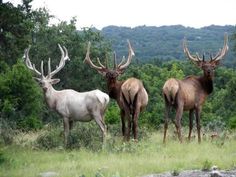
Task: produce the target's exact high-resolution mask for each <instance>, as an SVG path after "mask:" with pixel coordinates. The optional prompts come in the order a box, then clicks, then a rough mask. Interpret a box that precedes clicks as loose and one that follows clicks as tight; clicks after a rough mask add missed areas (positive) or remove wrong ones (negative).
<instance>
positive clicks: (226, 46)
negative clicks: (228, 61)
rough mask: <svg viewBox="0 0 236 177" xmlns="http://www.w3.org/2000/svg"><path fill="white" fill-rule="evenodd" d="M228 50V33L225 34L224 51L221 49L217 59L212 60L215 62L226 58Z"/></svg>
mask: <svg viewBox="0 0 236 177" xmlns="http://www.w3.org/2000/svg"><path fill="white" fill-rule="evenodd" d="M228 49H229V46H228V35H227V33H225V36H224V46H223V48H222V49H219V52H218V53H217V54H216V56H215V57H213V58H212V60H213V61H219V60H221V59H222V58H223V57H224V56H225V54H226V52H227V51H228Z"/></svg>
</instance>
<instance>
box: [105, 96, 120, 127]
mask: <svg viewBox="0 0 236 177" xmlns="http://www.w3.org/2000/svg"><path fill="white" fill-rule="evenodd" d="M105 117H106V118H105V121H106V123H108V124H117V123H119V122H120V108H119V107H118V105H117V103H116V102H115V101H114V100H111V101H110V104H109V106H108V109H107V111H106V115H105Z"/></svg>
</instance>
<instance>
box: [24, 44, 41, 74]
mask: <svg viewBox="0 0 236 177" xmlns="http://www.w3.org/2000/svg"><path fill="white" fill-rule="evenodd" d="M30 48H31V46H29V47H28V48H27V49H25V53H24V56H23V59H24V61H25V64H26V66H27V67H28V68H29V69H30V70H32V71H34V72H35V73H36V74H37V75H39V76H41V77H44V76H43V74H41V73H40V72H39V71H38V70H37V69H36V68H35V65H34V64H32V63H31V61H30V58H29V50H30ZM41 65H42V64H41Z"/></svg>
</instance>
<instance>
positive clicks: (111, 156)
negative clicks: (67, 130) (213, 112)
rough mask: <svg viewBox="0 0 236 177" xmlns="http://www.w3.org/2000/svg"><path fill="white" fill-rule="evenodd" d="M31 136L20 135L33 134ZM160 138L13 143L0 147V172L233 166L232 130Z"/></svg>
mask: <svg viewBox="0 0 236 177" xmlns="http://www.w3.org/2000/svg"><path fill="white" fill-rule="evenodd" d="M34 136H35V135H33V134H31V135H24V137H26V138H28V139H31V140H32V141H33V139H34V138H33V137H34ZM171 136H172V135H171V134H169V139H168V141H167V144H166V145H163V143H162V132H155V133H152V134H150V135H148V136H147V137H146V138H143V139H141V140H140V141H139V142H138V143H136V142H132V141H131V142H130V143H124V142H123V141H122V140H121V139H120V138H118V137H115V140H114V138H109V139H108V140H107V144H106V145H105V147H104V148H103V149H99V150H89V149H86V148H80V149H72V150H65V149H64V148H61V147H58V148H54V149H51V150H42V149H36V148H34V146H33V145H22V144H18V145H17V144H13V145H10V146H5V147H2V148H1V149H0V150H1V151H0V153H1V154H2V155H1V154H0V155H1V156H0V162H1V163H0V176H1V177H35V176H40V175H39V174H40V173H43V172H56V173H57V174H58V176H61V177H136V176H143V175H147V174H153V173H161V172H165V171H182V170H187V169H203V168H206V169H207V168H210V167H211V166H212V165H217V166H218V167H219V168H220V169H232V168H235V167H236V135H235V133H234V134H232V133H231V134H230V135H229V136H227V137H223V138H222V137H221V138H218V139H216V140H213V141H211V140H210V139H209V138H206V139H205V140H203V142H202V143H201V144H198V143H197V140H196V139H195V140H193V141H192V142H189V143H188V142H184V143H183V144H180V143H179V142H178V141H177V140H175V139H174V138H172V137H171Z"/></svg>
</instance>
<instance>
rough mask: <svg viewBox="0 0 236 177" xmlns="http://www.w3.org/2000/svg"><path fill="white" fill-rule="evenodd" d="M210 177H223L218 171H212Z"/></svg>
mask: <svg viewBox="0 0 236 177" xmlns="http://www.w3.org/2000/svg"><path fill="white" fill-rule="evenodd" d="M210 176H211V177H223V175H222V174H221V173H220V172H219V171H218V170H213V171H212V172H211V173H210Z"/></svg>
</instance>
